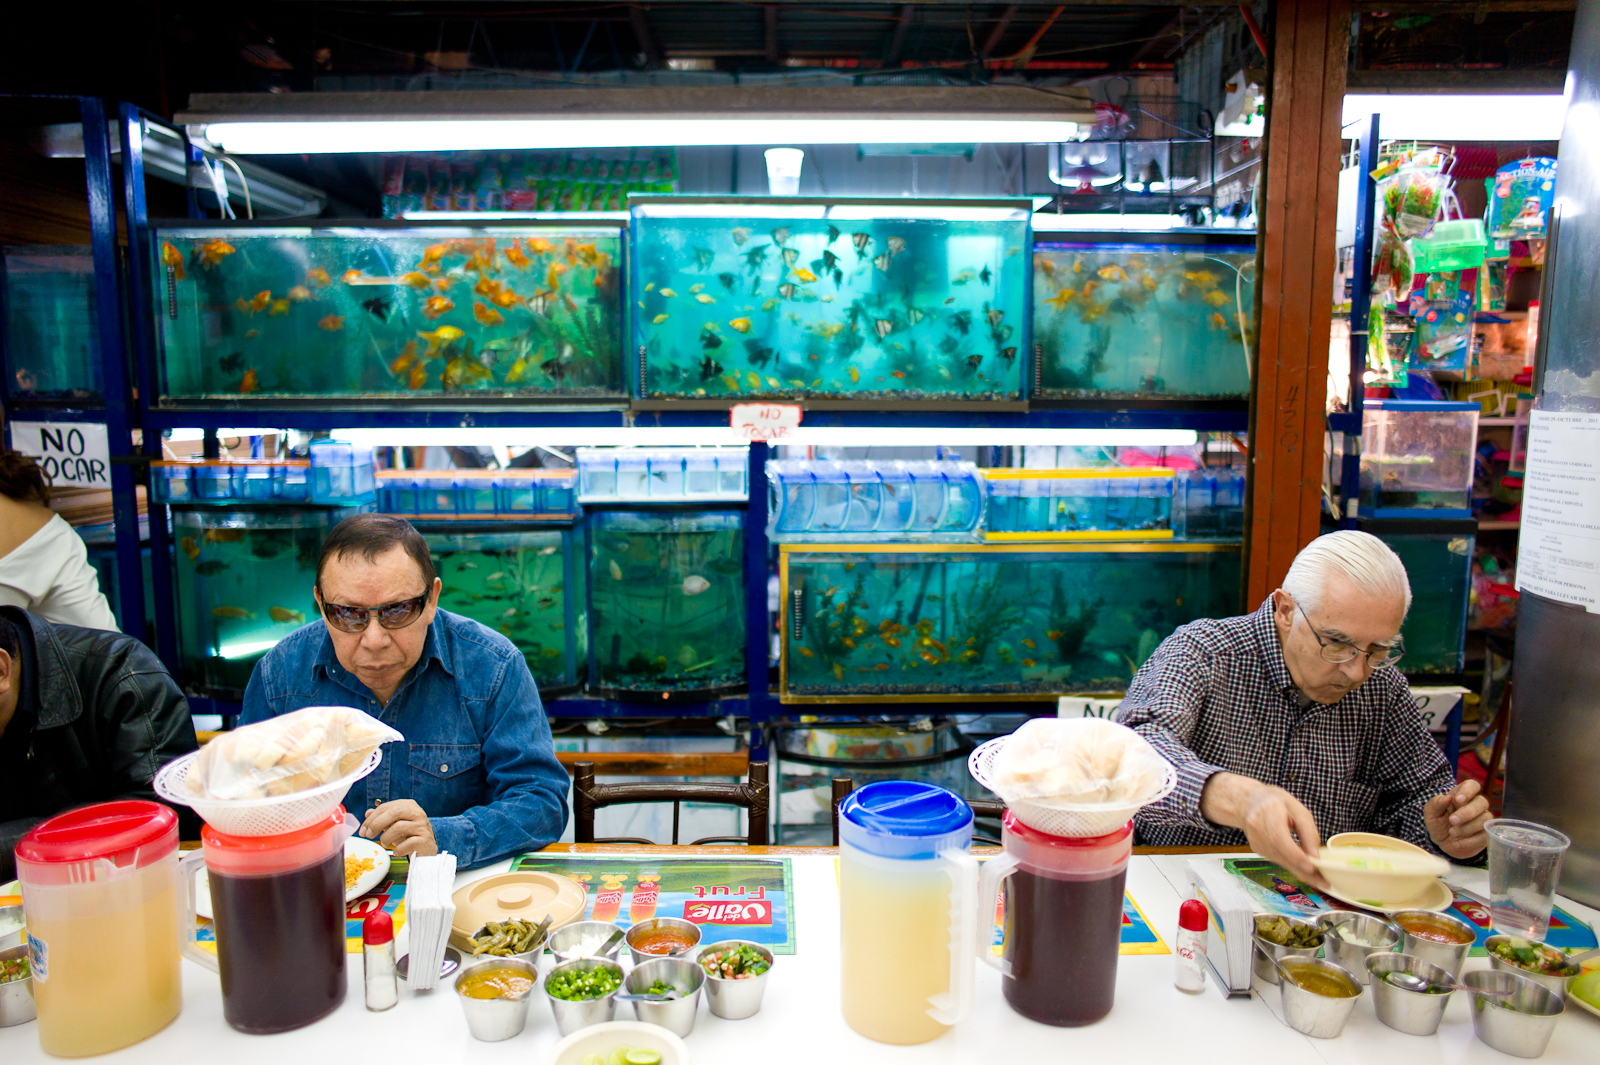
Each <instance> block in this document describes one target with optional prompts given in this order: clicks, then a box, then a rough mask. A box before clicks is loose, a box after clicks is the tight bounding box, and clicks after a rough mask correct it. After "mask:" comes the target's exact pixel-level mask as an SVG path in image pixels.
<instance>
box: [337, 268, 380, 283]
mask: <svg viewBox="0 0 1600 1065" xmlns="http://www.w3.org/2000/svg"><path fill="white" fill-rule="evenodd" d="M339 280H340V281H342V282H344V283H345V284H347V285H366V284H371V282H372V278H370V277H368V276H367V275H366V274H363V273H362V272H361V271H360V270H346V271H345V272H344V273H342V274H340V275H339Z"/></svg>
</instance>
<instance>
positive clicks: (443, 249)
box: [417, 244, 450, 270]
mask: <svg viewBox="0 0 1600 1065" xmlns="http://www.w3.org/2000/svg"><path fill="white" fill-rule="evenodd" d="M449 254H450V245H449V244H432V245H429V246H428V247H426V248H424V249H423V250H422V261H421V262H419V263H417V269H418V270H427V269H428V268H429V267H433V268H434V269H438V265H439V260H440V259H443V258H444V257H445V256H446V255H449Z"/></svg>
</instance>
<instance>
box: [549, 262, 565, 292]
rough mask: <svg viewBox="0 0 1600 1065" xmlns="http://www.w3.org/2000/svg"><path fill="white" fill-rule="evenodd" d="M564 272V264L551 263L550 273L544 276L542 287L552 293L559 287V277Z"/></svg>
mask: <svg viewBox="0 0 1600 1065" xmlns="http://www.w3.org/2000/svg"><path fill="white" fill-rule="evenodd" d="M566 272H567V264H566V263H551V264H550V271H549V272H548V273H547V274H545V275H544V287H545V288H547V289H549V290H550V291H552V292H554V291H555V290H556V289H557V288H559V287H560V286H561V275H562V274H564V273H566Z"/></svg>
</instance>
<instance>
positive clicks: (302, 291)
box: [289, 285, 317, 303]
mask: <svg viewBox="0 0 1600 1065" xmlns="http://www.w3.org/2000/svg"><path fill="white" fill-rule="evenodd" d="M289 298H290V299H292V300H294V301H295V302H296V303H304V302H306V300H314V299H316V298H317V297H315V296H313V295H312V294H311V290H310V289H309V288H306V287H305V286H304V285H296V286H295V287H294V288H291V289H290V290H289Z"/></svg>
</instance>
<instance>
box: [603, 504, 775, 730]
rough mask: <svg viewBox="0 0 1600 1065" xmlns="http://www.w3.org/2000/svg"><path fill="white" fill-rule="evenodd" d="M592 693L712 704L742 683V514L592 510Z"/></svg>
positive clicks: (743, 593)
mask: <svg viewBox="0 0 1600 1065" xmlns="http://www.w3.org/2000/svg"><path fill="white" fill-rule="evenodd" d="M587 524H588V538H589V581H590V590H589V607H590V615H591V619H592V622H591V623H592V630H593V631H592V642H591V664H590V674H589V685H590V688H591V689H592V690H594V691H596V692H597V693H599V694H602V695H610V696H615V697H618V698H624V699H628V698H636V699H648V700H652V701H657V702H660V701H670V700H674V699H680V700H681V699H697V698H708V697H711V696H714V695H720V694H726V693H729V692H734V691H738V690H742V689H743V688H744V687H745V684H746V650H747V649H746V646H745V555H744V512H743V511H742V510H710V509H695V508H689V507H676V508H662V509H658V510H590V511H589V512H588V519H587Z"/></svg>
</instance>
